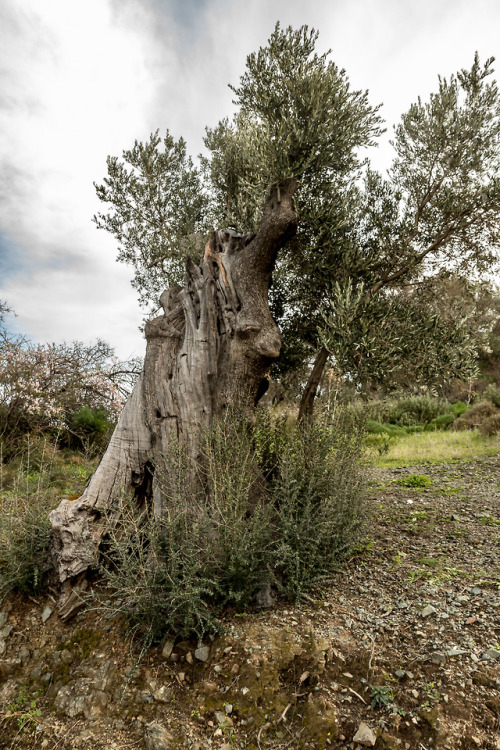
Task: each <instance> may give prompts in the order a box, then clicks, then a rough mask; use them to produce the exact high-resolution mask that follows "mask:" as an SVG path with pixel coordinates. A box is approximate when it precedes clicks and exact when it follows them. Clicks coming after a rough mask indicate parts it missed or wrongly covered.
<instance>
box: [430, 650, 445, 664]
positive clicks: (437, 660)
mask: <svg viewBox="0 0 500 750" xmlns="http://www.w3.org/2000/svg"><path fill="white" fill-rule="evenodd" d="M444 661H446V656H445V655H444V654H440V653H435V654H432V656H431V662H432V663H433V664H442V663H443V662H444Z"/></svg>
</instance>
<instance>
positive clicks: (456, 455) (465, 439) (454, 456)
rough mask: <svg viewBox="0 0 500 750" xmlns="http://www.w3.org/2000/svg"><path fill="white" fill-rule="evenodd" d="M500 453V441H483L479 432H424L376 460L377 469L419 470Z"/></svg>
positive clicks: (398, 443) (407, 439) (406, 440)
mask: <svg viewBox="0 0 500 750" xmlns="http://www.w3.org/2000/svg"><path fill="white" fill-rule="evenodd" d="M499 452H500V445H499V443H498V439H497V438H483V437H481V436H480V435H479V433H478V432H477V430H471V431H464V432H441V431H436V432H422V433H416V434H414V435H408V437H406V438H401V439H399V440H398V441H397V442H396V443H395V444H393V445H391V446H390V448H389V451H388V453H387V454H385V455H376V456H374V458H375V462H376V464H377V466H387V467H391V466H415V465H416V464H422V463H443V462H445V461H460V460H461V461H470V460H473V459H476V458H484V457H486V456H496V455H498V453H499Z"/></svg>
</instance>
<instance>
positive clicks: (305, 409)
mask: <svg viewBox="0 0 500 750" xmlns="http://www.w3.org/2000/svg"><path fill="white" fill-rule="evenodd" d="M327 361H328V350H327V349H325V347H324V346H322V347H321V349H320V350H319V351H318V353H317V354H316V359H315V360H314V364H313V368H312V370H311V374H310V375H309V380H308V381H307V384H306V387H305V389H304V393H303V394H302V400H301V402H300V407H299V422H300V421H302V420H303V419H310V418H311V417H312V414H313V411H314V399H315V398H316V393H317V392H318V388H319V384H320V383H321V378H322V377H323V373H324V371H325V367H326V363H327Z"/></svg>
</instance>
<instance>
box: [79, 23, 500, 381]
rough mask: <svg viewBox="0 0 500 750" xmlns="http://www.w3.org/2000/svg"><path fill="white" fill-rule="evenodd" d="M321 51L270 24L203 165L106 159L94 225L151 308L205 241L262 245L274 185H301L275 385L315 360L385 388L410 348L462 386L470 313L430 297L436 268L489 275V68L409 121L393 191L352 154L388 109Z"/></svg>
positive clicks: (497, 175)
mask: <svg viewBox="0 0 500 750" xmlns="http://www.w3.org/2000/svg"><path fill="white" fill-rule="evenodd" d="M317 41H318V33H317V32H316V31H314V30H309V29H308V28H307V27H306V26H303V27H301V28H300V29H298V30H293V29H292V28H291V27H288V28H287V29H282V28H281V27H280V25H279V24H277V25H276V27H275V29H274V32H273V33H272V34H271V37H270V39H269V41H268V44H267V45H266V46H265V47H262V48H261V49H260V50H259V51H258V52H256V53H252V54H250V55H249V56H248V58H247V63H246V69H245V72H244V74H243V75H242V76H241V78H240V82H239V85H237V86H231V89H232V91H233V93H234V97H235V98H234V104H235V107H236V111H235V114H234V116H233V118H232V119H228V118H226V119H223V120H221V121H220V122H219V124H218V125H217V126H216V127H215V128H213V129H207V131H206V136H205V146H206V153H205V154H204V155H202V156H201V157H200V159H199V166H198V167H197V166H195V165H194V163H193V161H192V160H191V158H190V157H189V156H188V155H187V150H186V144H185V143H184V141H183V140H182V139H181V140H179V141H178V142H176V141H175V140H174V139H173V138H172V136H171V135H170V134H169V133H168V131H167V134H166V136H165V138H164V139H163V141H162V139H161V138H160V136H159V133H158V132H156V133H155V134H153V135H152V136H151V137H150V140H149V141H148V142H146V143H144V144H143V143H140V142H137V141H136V143H135V145H134V148H133V149H132V150H131V151H124V152H123V155H122V159H121V160H120V159H118V158H117V157H109V158H108V176H107V177H106V178H105V179H104V182H103V184H102V185H96V189H97V194H98V197H99V198H100V199H101V201H103V203H105V204H107V207H108V208H107V212H106V213H101V214H98V215H97V216H96V217H94V220H95V221H96V223H97V226H98V227H100V228H104V229H106V230H108V231H109V232H111V233H112V234H113V235H114V236H115V238H116V239H117V240H118V242H119V255H118V258H119V260H122V261H126V262H129V263H131V264H132V265H133V267H134V269H135V278H134V282H133V283H134V285H135V286H136V288H137V289H138V291H139V295H140V299H141V301H142V302H143V303H145V304H147V303H150V304H151V303H152V305H153V306H154V307H156V306H157V302H156V299H157V297H158V296H159V294H160V292H161V291H162V290H163V289H164V288H165V287H166V286H167V285H168V284H169V283H171V282H172V281H179V280H180V277H181V274H182V265H183V260H184V258H185V257H186V255H191V256H193V257H195V259H196V258H197V257H199V255H200V252H201V249H202V247H203V245H204V242H205V238H206V236H207V234H208V231H209V230H210V229H211V228H213V227H217V228H226V227H228V228H233V229H236V230H237V231H240V232H255V231H256V228H257V224H258V221H259V218H260V216H261V212H262V207H263V205H264V200H265V196H266V194H267V192H268V191H269V188H270V186H271V185H276V186H277V189H278V196H279V191H280V186H281V185H285V184H286V182H287V181H288V180H290V179H295V180H297V181H298V188H297V190H296V192H295V195H294V206H295V210H296V212H297V215H298V229H297V233H296V235H295V237H293V238H292V239H291V240H290V241H289V242H288V243H287V245H286V247H285V248H284V249H283V251H282V252H281V253H280V256H279V258H278V260H277V263H276V268H275V270H274V273H273V279H272V286H271V289H270V300H271V307H272V312H273V315H274V317H275V319H276V321H277V322H278V324H279V326H280V329H281V331H282V337H283V346H282V356H281V358H280V361H279V364H278V370H279V371H280V372H281V373H285V372H287V371H289V370H293V369H294V368H297V367H298V366H299V365H300V364H301V363H304V361H307V360H308V359H310V357H311V356H312V355H313V354H314V352H315V351H317V350H318V348H321V347H322V346H323V348H324V350H325V351H328V352H329V353H330V354H331V355H332V356H333V357H334V358H335V359H336V362H337V366H338V367H339V368H340V369H342V370H343V371H344V372H351V373H353V372H355V371H357V373H358V376H359V379H360V380H363V379H364V380H367V379H368V380H369V379H373V378H375V379H377V378H380V376H381V368H382V366H383V365H382V363H383V362H387V363H388V364H387V367H385V370H384V371H385V373H386V375H388V374H390V373H391V372H394V369H395V367H396V369H397V366H398V365H397V362H396V359H397V357H398V356H399V357H400V359H401V357H403V356H404V357H408V356H409V350H408V347H407V346H406V348H405V347H404V346H401V345H400V342H401V340H402V339H403V338H404V337H408V336H410V338H411V340H412V341H413V342H414V343H415V342H417V341H420V342H423V341H424V340H427V343H428V344H429V345H426V346H425V347H423V348H422V347H420V348H419V353H418V358H417V359H416V360H415V362H419V363H420V364H419V365H418V367H419V369H420V371H421V373H422V374H423V373H424V372H426V373H427V376H428V377H429V378H431V374H432V373H434V375H433V376H432V377H434V376H435V377H441V378H443V377H448V376H449V377H455V376H460V375H461V376H466V375H467V374H469V373H470V372H471V367H472V361H473V359H474V353H475V348H474V344H473V342H472V340H471V337H470V335H469V334H470V328H468V327H467V325H465V321H466V319H467V312H466V310H461V311H459V314H457V315H455V316H453V315H449V314H447V315H445V314H444V313H443V311H442V310H440V309H438V307H436V305H432V304H431V302H432V293H431V290H432V288H433V284H434V286H435V284H436V283H437V279H438V278H440V276H439V274H440V273H441V272H442V271H443V270H444V269H445V270H446V271H447V272H448V273H450V272H453V274H454V275H455V277H456V278H458V279H466V278H469V277H471V278H474V277H479V276H480V275H481V274H484V273H485V272H488V271H490V270H491V268H492V266H493V264H494V263H496V261H497V253H498V247H499V243H500V221H499V209H500V172H499V170H500V97H499V92H498V87H497V84H496V83H495V81H493V80H492V78H491V76H492V72H493V69H492V64H493V59H492V58H491V59H489V60H487V61H486V62H485V63H484V64H481V63H480V61H479V57H478V55H477V54H476V56H475V58H474V61H473V64H472V67H471V68H470V70H466V69H464V70H461V71H459V72H458V73H457V74H456V75H452V76H451V77H450V78H449V79H447V78H441V77H440V78H439V80H438V89H437V91H436V93H434V94H432V95H431V96H430V98H429V100H428V101H426V102H424V101H422V100H420V99H419V100H418V101H417V102H416V103H415V104H413V105H412V106H411V107H410V109H409V110H408V112H407V113H406V114H404V115H403V116H402V119H401V122H400V124H399V125H398V126H397V127H396V128H395V133H394V138H393V141H392V145H393V148H394V160H393V163H392V166H391V167H390V169H389V171H388V174H387V177H383V176H382V175H380V174H379V173H377V172H376V171H374V170H372V169H371V168H370V166H369V164H367V163H365V162H363V161H362V160H361V159H360V156H359V154H360V153H361V152H363V153H365V152H366V149H368V148H369V147H371V146H373V145H375V144H376V142H377V138H378V136H379V135H380V134H381V133H382V132H383V123H382V120H381V118H380V116H379V113H378V109H379V107H377V106H373V105H372V104H370V103H369V100H368V93H367V92H362V91H354V90H352V89H351V87H350V84H349V81H348V78H347V75H346V73H345V71H344V70H340V69H339V68H338V67H337V66H336V65H335V64H334V63H333V62H332V61H331V59H330V56H331V51H327V52H325V53H323V54H319V53H317V52H316V45H317ZM434 277H435V279H436V280H435V281H432V279H433V278H434ZM409 285H411V286H409ZM155 298H156V299H155ZM457 304H460V303H459V301H458V300H457ZM346 316H347V317H348V318H349V319H351V320H352V321H355V322H356V326H357V328H356V326H355V327H354V328H353V326H352V325H349V326H346V324H345V322H346ZM381 331H384V336H383V338H380V332H381ZM431 333H432V336H434V340H435V343H434V344H432V345H430V341H431V338H432V336H431ZM438 339H439V342H440V343H439V344H438V343H437V342H438ZM398 342H399V343H398ZM426 352H427V355H428V356H427V359H425V362H426V363H427V364H425V365H424V359H422V357H424V358H425V353H426ZM437 353H439V355H440V358H438V359H436V356H437ZM431 360H433V362H434V364H431ZM372 364H374V365H375V369H372V368H371V366H372ZM394 364H395V367H393V365H394ZM391 368H392V369H391ZM427 376H426V377H427ZM431 379H432V378H431Z"/></svg>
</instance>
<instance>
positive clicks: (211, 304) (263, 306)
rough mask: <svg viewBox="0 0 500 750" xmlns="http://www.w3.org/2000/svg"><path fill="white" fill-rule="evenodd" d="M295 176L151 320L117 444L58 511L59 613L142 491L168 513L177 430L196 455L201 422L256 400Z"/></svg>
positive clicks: (214, 241)
mask: <svg viewBox="0 0 500 750" xmlns="http://www.w3.org/2000/svg"><path fill="white" fill-rule="evenodd" d="M295 188H296V183H295V181H290V182H289V183H287V184H286V185H284V186H281V188H280V190H278V189H272V190H271V193H270V195H269V197H268V199H267V201H266V204H265V206H264V210H263V215H262V220H261V224H260V227H259V230H258V232H257V234H256V235H252V234H243V235H241V234H236V233H235V232H232V231H229V230H228V231H220V232H214V233H212V236H211V238H210V240H209V241H208V243H207V246H206V249H205V254H204V257H203V259H202V261H201V262H200V264H199V266H197V265H195V264H194V262H193V261H192V260H190V259H188V260H187V263H186V282H185V285H184V287H182V288H180V287H178V286H175V287H171V288H170V289H168V290H167V291H165V292H164V293H163V294H162V296H161V298H160V303H161V305H162V307H163V311H164V312H163V315H161V316H160V317H158V318H156V319H155V320H153V321H150V322H149V323H148V324H147V325H146V329H145V334H146V340H147V348H146V356H145V360H144V369H143V372H142V374H141V377H140V378H139V380H138V382H137V384H136V386H135V388H134V391H133V393H132V394H131V396H130V398H129V400H128V402H127V404H126V405H125V407H124V409H123V411H122V414H121V416H120V419H119V421H118V424H117V426H116V429H115V432H114V434H113V436H112V438H111V441H110V443H109V446H108V449H107V451H106V453H105V455H104V457H103V459H102V461H101V463H100V465H99V467H98V468H97V470H96V472H95V474H94V475H93V477H92V479H91V480H90V482H89V484H88V486H87V487H86V489H85V491H84V493H83V494H82V495H81V497H80V498H78V499H77V500H74V501H69V500H65V501H63V502H62V503H61V504H60V506H59V507H58V508H57V509H56V510H54V511H53V512H52V513H51V516H50V518H51V523H52V539H53V543H52V560H53V565H54V570H55V572H56V575H57V579H58V581H59V584H60V585H61V598H60V602H59V607H60V615H61V616H62V617H68V616H70V615H71V614H72V612H73V611H74V610H75V607H76V601H75V599H76V597H75V593H74V587H75V586H76V585H80V586H82V585H84V581H85V576H86V574H87V571H88V569H89V567H90V566H91V565H93V564H94V563H95V560H96V556H97V555H98V552H99V548H100V546H101V543H102V540H103V536H104V535H105V534H106V529H107V528H109V525H110V524H115V523H117V522H118V520H119V513H120V511H119V507H120V498H121V497H122V495H123V492H124V491H127V490H128V491H130V490H133V491H134V493H135V495H136V496H137V499H138V502H144V501H145V500H146V501H152V502H154V505H155V512H156V513H161V497H160V493H159V491H158V488H157V485H156V482H155V476H154V468H153V467H154V465H155V460H156V459H157V458H160V457H161V455H162V454H163V455H165V454H167V453H168V450H169V443H170V441H171V440H172V437H174V438H175V439H176V440H180V441H182V442H183V443H184V444H185V445H186V446H187V448H188V450H189V452H190V454H191V455H193V456H194V457H196V455H197V451H198V438H199V435H200V429H201V428H203V427H204V426H206V425H208V424H210V422H211V420H212V418H213V417H214V416H216V415H219V414H221V413H222V412H223V411H224V409H225V408H226V407H228V406H230V405H232V404H235V403H236V404H238V405H239V406H242V405H248V406H249V407H250V406H253V405H254V404H255V401H256V399H257V397H258V393H259V392H260V389H259V386H260V384H261V382H262V379H263V378H264V377H265V375H266V374H267V371H268V369H269V366H270V364H271V363H272V361H273V360H274V359H276V358H277V357H278V355H279V352H280V346H281V336H280V332H279V330H278V327H277V325H276V323H275V322H274V320H273V318H272V316H271V314H270V311H269V304H268V289H269V283H270V280H271V274H272V271H273V268H274V263H275V260H276V256H277V253H278V251H279V249H280V247H282V246H283V245H284V244H285V242H287V240H288V239H289V238H290V237H292V236H293V234H294V233H295V231H296V226H297V217H296V214H295V212H294V210H293V207H292V196H293V193H294V191H295Z"/></svg>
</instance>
